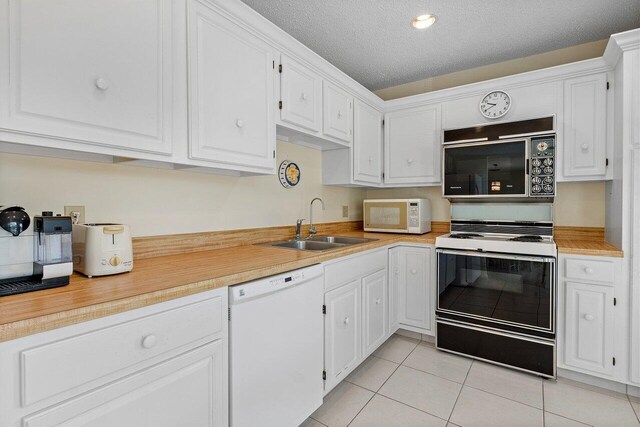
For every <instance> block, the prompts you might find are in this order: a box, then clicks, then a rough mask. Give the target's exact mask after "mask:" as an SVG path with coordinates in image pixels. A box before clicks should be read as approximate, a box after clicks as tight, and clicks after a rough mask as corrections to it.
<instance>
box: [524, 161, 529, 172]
mask: <svg viewBox="0 0 640 427" xmlns="http://www.w3.org/2000/svg"><path fill="white" fill-rule="evenodd" d="M524 173H525V174H526V175H529V159H527V164H526V166H525V169H524Z"/></svg>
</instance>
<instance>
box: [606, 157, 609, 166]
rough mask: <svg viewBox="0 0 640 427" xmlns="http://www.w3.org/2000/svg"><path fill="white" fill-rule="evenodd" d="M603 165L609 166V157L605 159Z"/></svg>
mask: <svg viewBox="0 0 640 427" xmlns="http://www.w3.org/2000/svg"><path fill="white" fill-rule="evenodd" d="M605 166H609V159H608V158H607V160H606V161H605Z"/></svg>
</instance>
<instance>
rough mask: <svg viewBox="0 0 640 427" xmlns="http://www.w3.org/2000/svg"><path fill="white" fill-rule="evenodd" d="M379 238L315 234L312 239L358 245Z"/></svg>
mask: <svg viewBox="0 0 640 427" xmlns="http://www.w3.org/2000/svg"><path fill="white" fill-rule="evenodd" d="M375 240H378V239H365V238H361V237H343V236H314V237H312V238H311V241H314V242H328V243H341V244H343V245H357V244H358V243H366V242H373V241H375Z"/></svg>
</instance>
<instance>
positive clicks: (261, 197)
mask: <svg viewBox="0 0 640 427" xmlns="http://www.w3.org/2000/svg"><path fill="white" fill-rule="evenodd" d="M277 148H278V159H277V160H278V164H279V163H280V162H281V161H282V160H283V159H289V160H292V161H295V162H296V163H297V164H298V165H299V166H300V168H301V170H302V179H301V182H300V184H299V185H298V186H297V187H295V188H292V189H285V188H283V187H282V186H281V185H280V183H279V181H278V178H277V176H275V175H269V176H255V177H253V176H252V177H229V176H218V175H209V174H201V173H195V172H184V171H173V170H161V169H152V168H144V167H134V166H122V165H114V164H102V163H92V162H83V161H74V160H62V159H53V158H44V157H34V156H20V155H13V154H0V205H3V204H4V205H6V204H17V205H21V206H24V207H25V208H26V209H27V210H28V211H29V212H30V213H37V212H40V211H42V210H54V211H55V212H62V211H63V207H64V205H85V207H86V221H87V222H121V223H125V224H129V225H130V226H131V228H132V232H133V234H134V235H135V236H148V235H159V234H176V233H190V232H198V231H213V230H230V229H238V228H254V227H266V226H276V225H293V224H295V220H296V219H297V218H309V202H310V201H311V199H312V198H314V197H316V196H319V197H322V198H323V199H324V202H325V205H326V211H324V212H322V209H321V208H320V206H319V205H318V204H316V205H315V207H314V213H315V215H314V220H316V221H317V222H330V221H343V220H345V218H342V205H348V206H349V218H348V219H361V218H362V199H363V197H364V193H365V191H364V190H356V189H348V188H339V187H331V186H323V185H322V184H321V179H322V178H321V174H322V168H321V160H322V156H321V155H320V152H319V151H317V150H313V149H310V148H305V147H301V146H298V145H293V144H288V143H285V142H278V147H277Z"/></svg>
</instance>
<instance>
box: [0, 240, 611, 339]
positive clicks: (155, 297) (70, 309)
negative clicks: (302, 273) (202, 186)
mask: <svg viewBox="0 0 640 427" xmlns="http://www.w3.org/2000/svg"><path fill="white" fill-rule="evenodd" d="M442 234H445V233H441V232H431V233H428V234H424V235H405V234H400V235H396V234H383V233H364V232H357V231H351V232H345V233H340V235H345V236H352V237H367V238H372V239H377V240H375V241H372V242H368V243H363V244H358V245H353V246H346V247H343V248H339V249H334V250H329V251H323V252H311V251H309V252H307V251H298V250H294V249H284V248H274V247H270V246H258V245H243V246H235V247H230V248H224V249H216V250H210V251H203V252H194V253H187V254H179V255H168V256H161V257H155V258H148V259H141V260H136V261H135V262H134V269H133V271H132V272H130V273H125V274H120V275H115V276H106V277H96V278H92V279H89V278H87V277H84V276H82V275H79V274H74V275H73V276H72V277H71V283H70V284H69V285H68V286H64V287H61V288H55V289H48V290H43V291H37V292H31V293H26V294H18V295H11V296H5V297H2V298H0V342H2V341H7V340H11V339H15V338H19V337H23V336H27V335H31V334H34V333H38V332H43V331H47V330H51V329H55V328H59V327H62V326H67V325H71V324H74V323H79V322H82V321H87V320H91V319H96V318H99V317H103V316H107V315H111V314H116V313H120V312H123V311H127V310H131V309H134V308H139V307H143V306H146V305H150V304H155V303H159V302H163V301H168V300H171V299H174V298H179V297H182V296H186V295H191V294H194V293H198V292H202V291H206V290H210V289H216V288H221V287H225V286H230V285H234V284H238V283H242V282H246V281H249V280H254V279H259V278H262V277H267V276H271V275H274V274H278V273H283V272H286V271H290V270H295V269H298V268H302V267H307V266H310V265H313V264H317V263H320V262H324V261H328V260H331V259H335V258H339V257H343V256H346V255H350V254H354V253H358V252H363V251H366V250H370V249H375V248H380V247H384V246H387V245H390V244H393V243H399V242H407V243H423V244H434V243H435V239H436V237H437V236H439V235H442ZM557 244H558V250H559V252H560V253H573V254H582V255H602V256H622V251H620V250H619V249H618V248H616V247H615V246H613V245H611V244H609V243H606V242H598V241H589V240H582V241H580V240H560V241H558V242H557Z"/></svg>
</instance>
